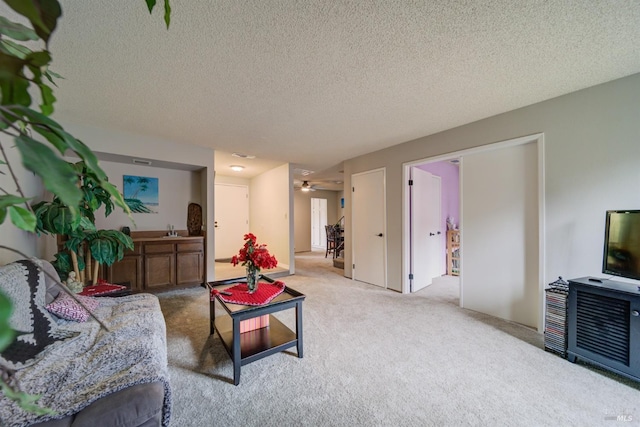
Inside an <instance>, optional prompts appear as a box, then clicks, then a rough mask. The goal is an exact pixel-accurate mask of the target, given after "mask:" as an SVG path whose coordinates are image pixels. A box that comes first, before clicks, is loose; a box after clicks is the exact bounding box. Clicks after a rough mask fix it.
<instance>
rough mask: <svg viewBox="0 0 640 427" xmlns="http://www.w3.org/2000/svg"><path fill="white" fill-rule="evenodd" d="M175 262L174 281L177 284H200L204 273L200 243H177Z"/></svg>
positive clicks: (202, 252)
mask: <svg viewBox="0 0 640 427" xmlns="http://www.w3.org/2000/svg"><path fill="white" fill-rule="evenodd" d="M176 264H177V271H176V282H177V285H178V286H185V285H195V284H201V283H202V282H203V280H202V277H203V275H204V248H203V245H202V243H178V244H177V253H176Z"/></svg>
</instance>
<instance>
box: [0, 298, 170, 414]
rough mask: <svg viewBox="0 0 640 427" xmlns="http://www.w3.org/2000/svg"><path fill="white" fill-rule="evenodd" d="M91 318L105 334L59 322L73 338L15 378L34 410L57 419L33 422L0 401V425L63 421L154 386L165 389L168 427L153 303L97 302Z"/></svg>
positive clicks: (158, 315)
mask: <svg viewBox="0 0 640 427" xmlns="http://www.w3.org/2000/svg"><path fill="white" fill-rule="evenodd" d="M94 313H95V315H96V316H97V317H98V318H99V319H100V320H101V321H102V322H104V323H105V324H106V325H107V327H108V328H109V331H108V332H107V331H105V330H104V329H101V328H100V326H99V325H98V323H97V322H96V321H95V320H92V319H90V320H89V321H88V322H84V323H78V322H71V321H65V320H59V321H58V324H59V327H60V329H63V330H65V331H69V332H71V333H73V332H77V333H78V335H77V336H76V337H74V338H72V339H68V340H66V341H60V342H57V343H55V344H54V345H51V346H50V347H48V348H47V350H46V352H45V354H43V357H41V358H39V359H38V360H37V361H36V362H35V363H33V364H31V365H30V366H28V367H26V368H23V369H20V370H18V371H17V372H16V378H17V380H18V383H19V385H20V388H21V389H22V391H24V392H27V393H31V394H38V395H41V396H42V397H41V398H40V400H39V401H38V404H39V405H40V406H43V407H48V408H51V409H53V410H54V411H56V412H57V415H55V416H53V417H52V416H44V417H37V416H35V415H33V414H31V413H28V412H25V411H23V410H22V409H21V408H20V407H18V406H17V405H16V404H15V403H13V402H12V401H10V400H9V399H7V398H5V397H4V396H1V395H0V421H1V422H0V424H2V425H6V426H25V425H29V424H31V423H34V422H40V421H46V420H48V419H52V418H63V417H65V416H68V415H71V414H74V413H76V412H78V411H80V410H82V409H83V408H85V407H86V406H88V405H89V404H91V403H92V402H94V401H95V400H97V399H99V398H101V397H104V396H107V395H109V394H111V393H114V392H116V391H119V390H122V389H124V388H127V387H129V386H133V385H136V384H144V383H150V382H156V381H160V382H162V383H163V384H164V388H165V397H164V408H163V425H164V426H168V425H169V419H170V415H171V389H170V385H169V372H168V367H167V350H166V349H167V345H166V326H165V322H164V318H163V316H162V312H161V311H160V305H159V303H158V299H157V297H155V296H154V295H150V294H138V295H131V296H126V297H120V298H101V299H100V306H99V307H98V308H97V309H96V310H94Z"/></svg>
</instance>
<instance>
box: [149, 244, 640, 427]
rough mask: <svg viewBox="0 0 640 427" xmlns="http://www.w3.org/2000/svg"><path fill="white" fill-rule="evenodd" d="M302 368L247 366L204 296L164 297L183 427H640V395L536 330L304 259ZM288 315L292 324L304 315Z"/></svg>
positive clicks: (298, 279)
mask: <svg viewBox="0 0 640 427" xmlns="http://www.w3.org/2000/svg"><path fill="white" fill-rule="evenodd" d="M296 271H297V274H296V275H295V276H290V277H286V278H285V279H284V280H285V282H286V283H287V285H289V286H291V287H293V288H294V289H297V290H299V291H301V292H303V293H305V294H306V295H307V298H306V300H305V302H304V358H303V359H299V358H297V357H296V356H295V350H293V349H292V351H288V352H285V353H279V354H276V355H274V356H270V357H268V358H266V359H262V360H260V361H257V362H255V363H252V364H249V365H245V366H244V367H242V374H241V378H240V385H238V386H234V385H233V384H232V378H233V368H232V363H231V360H230V358H229V356H228V355H227V353H226V352H225V350H224V348H223V347H222V345H221V343H220V341H219V338H218V337H217V336H215V337H214V336H209V317H208V316H209V308H208V298H207V295H206V291H205V290H204V289H202V288H193V289H187V290H181V291H173V292H169V293H164V294H160V295H159V297H160V301H161V305H162V309H163V312H164V315H165V318H166V321H167V335H168V350H169V364H170V374H171V383H172V387H173V396H174V407H173V418H172V426H176V427H177V426H398V425H399V426H442V425H451V426H458V425H478V426H515V425H518V426H558V425H562V426H603V425H604V426H610V425H616V423H615V422H611V421H609V420H608V419H609V418H610V417H615V416H618V415H630V416H631V418H632V421H631V422H627V423H625V425H638V423H639V421H640V393H639V390H640V385H639V384H638V383H635V382H632V381H629V380H626V379H623V378H620V377H617V376H615V375H611V374H608V373H606V372H604V371H600V370H596V369H593V368H591V367H588V366H586V365H582V364H572V363H569V362H568V361H566V360H564V359H562V358H560V357H558V356H556V355H554V354H552V353H549V352H545V351H544V350H543V339H542V336H541V335H539V334H538V333H536V332H535V331H532V330H530V329H528V328H525V327H522V326H520V325H517V324H513V323H509V322H505V321H501V320H499V319H495V318H492V317H490V316H486V315H481V314H478V313H475V312H470V311H468V310H463V309H460V308H459V307H458V297H457V295H458V291H457V286H456V285H455V281H454V283H453V285H452V283H451V282H449V281H448V280H441V281H438V282H437V283H435V284H434V285H432V286H430V287H428V288H425V289H423V290H421V291H420V292H418V293H416V294H413V295H402V294H399V293H396V292H393V291H387V290H384V289H380V288H377V287H375V286H371V285H367V284H362V283H358V282H354V281H352V280H349V279H346V278H344V277H342V270H339V269H337V268H334V267H333V266H332V262H331V259H325V258H324V253H322V254H319V253H309V254H304V255H301V256H298V257H296ZM281 313H284V314H283V315H278V317H279V318H280V319H281V320H282V321H283V322H285V323H286V324H288V325H290V326H293V325H294V323H293V320H294V319H293V310H289V311H286V312H281Z"/></svg>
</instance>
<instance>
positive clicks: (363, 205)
mask: <svg viewBox="0 0 640 427" xmlns="http://www.w3.org/2000/svg"><path fill="white" fill-rule="evenodd" d="M351 186H352V191H353V193H352V196H353V197H352V206H353V208H352V221H351V224H352V229H353V239H352V241H353V265H354V267H353V279H354V280H358V281H361V282H366V283H370V284H372V285H376V286H381V287H383V288H386V287H387V276H386V263H387V261H386V241H387V240H386V239H387V238H386V233H385V222H386V213H385V171H384V169H378V170H374V171H370V172H364V173H361V174H356V175H352V176H351Z"/></svg>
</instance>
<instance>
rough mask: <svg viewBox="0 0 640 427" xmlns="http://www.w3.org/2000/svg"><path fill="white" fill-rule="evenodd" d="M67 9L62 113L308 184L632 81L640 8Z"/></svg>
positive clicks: (231, 5) (498, 4)
mask: <svg viewBox="0 0 640 427" xmlns="http://www.w3.org/2000/svg"><path fill="white" fill-rule="evenodd" d="M61 3H62V7H63V11H64V16H63V19H62V20H61V22H60V23H59V29H58V30H57V31H56V33H55V34H54V37H53V39H52V43H51V51H52V54H53V58H54V66H53V67H52V69H54V71H56V72H58V73H59V74H62V75H63V76H64V77H65V79H64V80H61V81H60V82H58V86H59V88H58V89H57V91H56V95H57V97H58V104H57V111H58V112H60V113H62V114H64V115H65V116H69V115H71V116H72V117H74V120H80V121H83V122H86V123H88V124H95V125H99V126H102V127H113V128H117V129H121V130H126V131H131V132H137V133H142V134H147V135H157V136H159V137H162V138H163V139H169V140H173V141H176V142H178V143H184V144H198V145H204V146H209V147H213V148H215V149H216V150H220V151H223V152H227V153H231V152H234V151H239V152H242V153H245V154H251V155H255V156H257V157H258V162H259V161H260V159H268V160H274V161H276V162H275V164H277V163H281V162H292V163H294V164H295V166H297V167H299V168H302V169H308V170H312V171H316V174H314V175H312V176H311V177H309V179H310V181H311V182H313V177H314V176H315V177H317V178H318V179H320V178H322V177H324V176H325V175H326V176H327V177H328V176H331V179H334V178H335V177H336V176H337V175H336V172H337V171H338V170H340V169H341V167H340V162H341V161H343V160H345V159H349V158H352V157H355V156H358V155H361V154H365V153H368V152H371V151H375V150H378V149H382V148H385V147H389V146H392V145H395V144H399V143H402V142H405V141H408V140H412V139H415V138H418V137H422V136H425V135H429V134H433V133H435V132H439V131H442V130H446V129H450V128H452V127H455V126H459V125H462V124H465V123H469V122H472V121H476V120H479V119H482V118H485V117H489V116H492V115H495V114H499V113H502V112H505V111H509V110H513V109H515V108H519V107H523V106H526V105H529V104H533V103H536V102H539V101H543V100H545V99H549V98H553V97H556V96H559V95H562V94H566V93H569V92H573V91H576V90H579V89H582V88H585V87H588V86H593V85H596V84H599V83H603V82H606V81H610V80H613V79H617V78H620V77H623V76H627V75H630V74H634V73H638V72H640V1H638V0H624V1H622V0H610V1H601V0H576V1H572V0H549V1H533V0H532V1H522V0H520V1H516V0H485V1H480V0H466V1H465V0H458V1H454V0H439V1H427V0H425V1H419V0H381V1H368V0H362V1H347V0H306V1H292V0H291V1H290V0H264V1H255V0H244V1H241V0H224V1H218V0H206V1H193V0H171V4H172V8H173V13H172V17H171V19H172V22H171V28H170V29H169V30H166V29H165V28H164V23H163V20H162V10H161V9H162V2H158V5H159V6H160V7H158V8H156V9H157V10H156V11H155V13H154V16H153V17H150V16H149V15H148V11H147V9H146V5H145V4H144V1H143V0H129V1H103V0H85V1H78V0H63V1H61ZM2 7H3V8H5V9H6V6H4V5H3V6H2ZM328 168H329V169H330V170H329V171H328V172H327V174H325V175H323V173H322V171H323V170H325V169H328ZM329 172H331V173H329ZM224 174H225V175H228V173H224Z"/></svg>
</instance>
